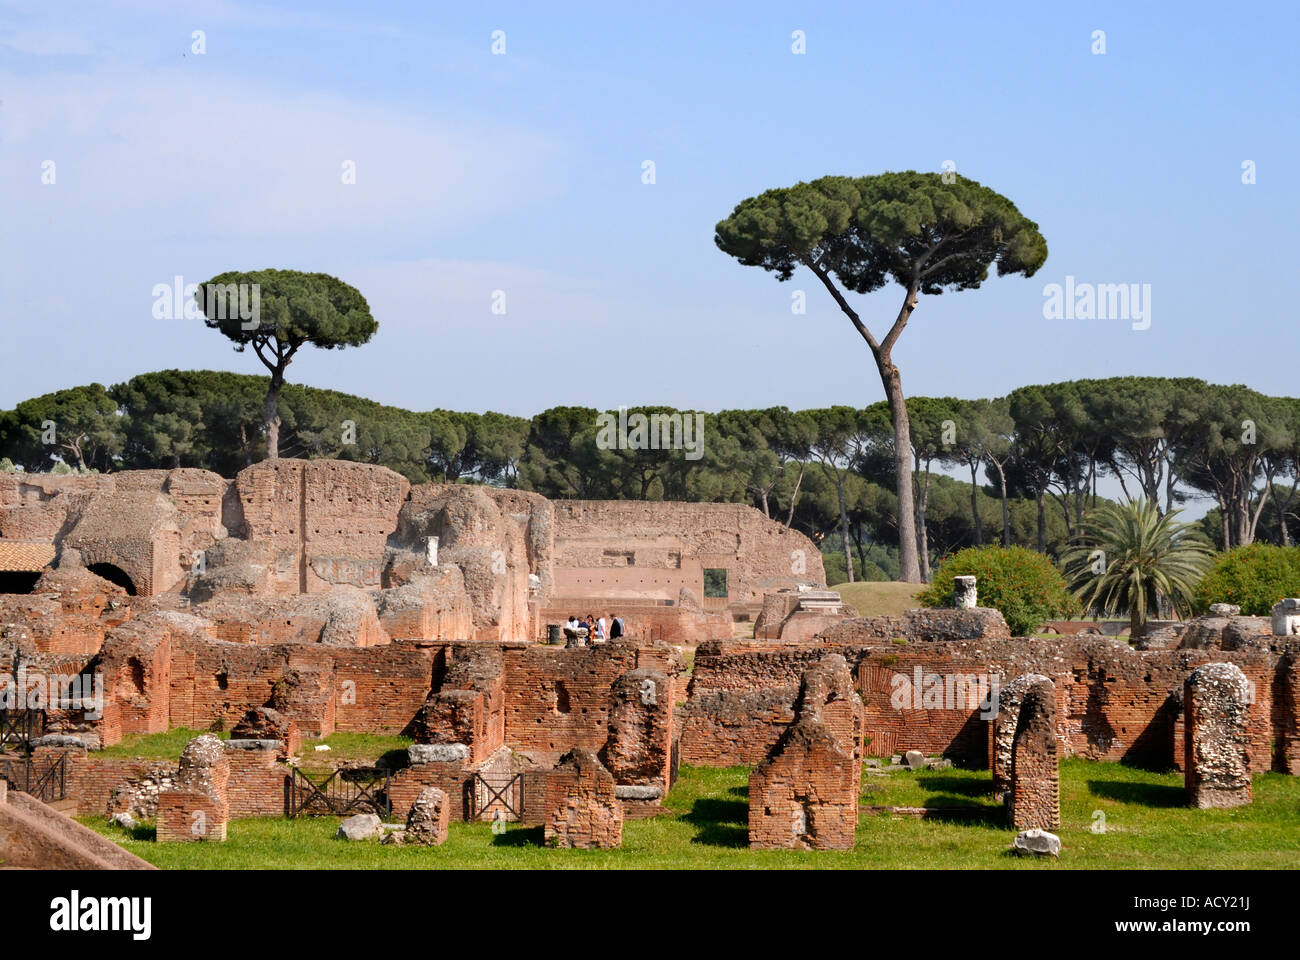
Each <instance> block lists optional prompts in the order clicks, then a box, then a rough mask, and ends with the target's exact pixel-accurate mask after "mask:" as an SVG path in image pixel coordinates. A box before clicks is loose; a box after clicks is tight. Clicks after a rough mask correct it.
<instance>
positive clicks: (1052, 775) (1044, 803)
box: [1007, 677, 1061, 830]
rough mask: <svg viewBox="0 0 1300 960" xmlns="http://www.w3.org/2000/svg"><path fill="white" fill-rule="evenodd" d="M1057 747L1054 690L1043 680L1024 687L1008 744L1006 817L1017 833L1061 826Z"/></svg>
mask: <svg viewBox="0 0 1300 960" xmlns="http://www.w3.org/2000/svg"><path fill="white" fill-rule="evenodd" d="M1059 754H1060V748H1059V746H1058V745H1057V742H1056V688H1055V686H1054V685H1053V684H1052V681H1051V680H1048V679H1047V678H1046V677H1036V678H1034V679H1033V680H1031V681H1029V682H1028V683H1026V684H1025V686H1024V694H1023V695H1022V696H1021V698H1020V704H1019V707H1018V709H1017V711H1016V725H1015V734H1014V736H1013V739H1012V743H1011V779H1010V784H1009V787H1008V795H1007V818H1008V820H1009V821H1010V822H1011V826H1012V828H1013V829H1016V830H1056V829H1057V828H1059V827H1060V826H1061V798H1060V758H1059Z"/></svg>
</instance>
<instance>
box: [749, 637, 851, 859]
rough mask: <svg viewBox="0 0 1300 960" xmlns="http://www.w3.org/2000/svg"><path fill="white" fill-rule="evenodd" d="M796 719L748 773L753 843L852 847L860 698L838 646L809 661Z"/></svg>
mask: <svg viewBox="0 0 1300 960" xmlns="http://www.w3.org/2000/svg"><path fill="white" fill-rule="evenodd" d="M797 710H798V713H797V715H796V718H795V722H794V724H793V725H792V726H791V727H790V729H789V730H787V731H786V733H785V734H784V735H783V736H782V737H781V739H780V740H779V741H778V742H777V744H776V746H775V747H773V749H772V751H771V753H769V754H768V757H767V759H765V760H764V761H763V762H762V763H761V764H759V766H758V768H757V769H756V770H754V772H753V773H752V774H750V777H749V846H750V848H751V849H754V850H770V849H805V850H851V849H853V841H854V832H855V830H856V828H857V822H858V792H859V789H860V786H861V767H860V758H859V757H858V756H857V753H858V750H859V746H858V745H859V743H860V717H861V700H860V699H859V698H858V696H857V694H856V693H855V692H854V691H853V689H852V675H851V674H850V673H849V669H848V665H847V663H846V662H845V660H844V658H843V657H841V656H839V655H838V654H835V655H831V656H828V657H825V658H823V659H822V660H821V661H820V662H818V663H815V664H813V665H811V666H809V667H808V668H807V669H806V670H805V671H804V674H803V677H802V679H801V681H800V690H799V698H798V701H797Z"/></svg>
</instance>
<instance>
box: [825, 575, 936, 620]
mask: <svg viewBox="0 0 1300 960" xmlns="http://www.w3.org/2000/svg"><path fill="white" fill-rule="evenodd" d="M831 589H832V590H835V591H837V592H838V593H839V595H840V596H841V597H843V598H844V602H845V603H847V604H849V606H851V607H853V608H854V609H856V610H857V611H858V615H859V616H862V617H883V616H898V614H900V613H903V612H905V611H907V610H915V609H916V608H917V607H919V606H920V605H921V604H920V603H918V602H917V599H916V595H917V594H918V593H920V592H921V591H922V590H924V589H925V584H923V583H896V582H895V581H893V580H880V581H877V580H866V581H862V582H860V583H837V584H836V585H835V586H833V587H831Z"/></svg>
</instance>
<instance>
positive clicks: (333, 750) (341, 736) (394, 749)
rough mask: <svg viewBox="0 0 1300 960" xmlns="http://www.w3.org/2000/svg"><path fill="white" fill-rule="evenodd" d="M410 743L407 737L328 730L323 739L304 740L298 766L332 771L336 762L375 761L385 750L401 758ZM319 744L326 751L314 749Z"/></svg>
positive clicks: (299, 753)
mask: <svg viewBox="0 0 1300 960" xmlns="http://www.w3.org/2000/svg"><path fill="white" fill-rule="evenodd" d="M414 742H415V741H414V740H412V739H411V738H410V737H399V736H392V735H386V734H379V733H332V734H330V735H329V736H328V737H326V738H325V739H324V740H304V741H303V742H302V749H301V750H300V751H299V752H298V757H299V764H298V765H299V766H300V767H302V769H303V770H308V771H311V770H320V769H326V770H332V769H333V768H334V767H337V766H338V765H339V764H340V763H352V762H360V761H372V760H378V759H379V758H380V757H382V756H383V755H384V754H386V753H387V754H392V753H400V754H401V755H402V758H404V757H405V755H406V748H407V747H409V746H410V745H411V744H413V743H414ZM320 744H325V745H326V746H328V747H329V750H328V751H322V752H320V753H317V752H316V749H315V748H316V747H317V746H318V745H320ZM402 758H396V759H402Z"/></svg>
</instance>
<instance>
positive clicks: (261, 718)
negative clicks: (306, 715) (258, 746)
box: [230, 707, 302, 757]
mask: <svg viewBox="0 0 1300 960" xmlns="http://www.w3.org/2000/svg"><path fill="white" fill-rule="evenodd" d="M230 739H231V740H267V741H270V740H273V741H275V742H276V743H278V744H280V746H279V748H278V750H279V754H280V755H281V756H284V757H292V756H295V755H296V754H297V753H298V751H299V750H301V749H302V734H301V733H299V731H298V725H297V724H296V723H295V722H294V721H292V720H290V719H289V718H288V717H286V716H285V715H284V714H282V713H280V711H278V710H276V709H275V708H273V707H254V708H253V709H252V710H249V711H248V712H247V713H245V714H244V715H243V717H241V718H240V720H239V722H238V723H236V724H235V725H234V726H233V727H231V728H230Z"/></svg>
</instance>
